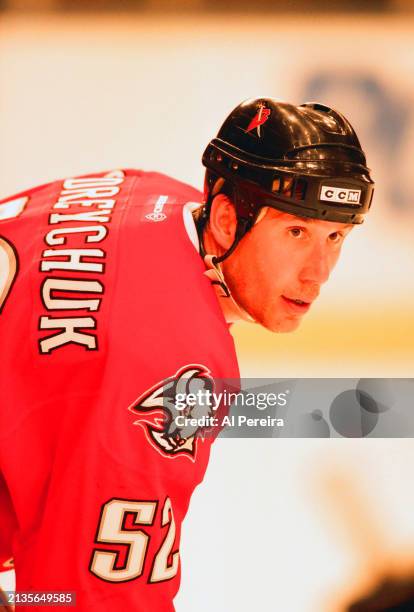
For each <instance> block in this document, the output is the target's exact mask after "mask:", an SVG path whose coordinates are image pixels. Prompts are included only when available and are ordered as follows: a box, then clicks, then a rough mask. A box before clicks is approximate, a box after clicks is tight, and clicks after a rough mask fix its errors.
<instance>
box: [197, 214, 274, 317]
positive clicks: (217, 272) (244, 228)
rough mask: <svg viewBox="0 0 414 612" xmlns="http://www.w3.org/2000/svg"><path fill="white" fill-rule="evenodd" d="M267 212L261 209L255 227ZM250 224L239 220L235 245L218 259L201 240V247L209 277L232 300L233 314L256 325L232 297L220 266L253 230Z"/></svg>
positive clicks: (243, 219) (247, 221)
mask: <svg viewBox="0 0 414 612" xmlns="http://www.w3.org/2000/svg"><path fill="white" fill-rule="evenodd" d="M267 210H268V207H267V206H263V207H262V208H261V209H260V212H259V214H258V216H257V218H256V221H255V222H254V224H253V225H256V224H257V223H259V221H261V220H262V219H263V217H264V216H265V214H266V212H267ZM249 224H250V219H245V218H242V219H239V220H238V223H237V229H236V233H235V236H234V240H233V243H232V245H231V246H230V248H229V249H228V250H227V251H226V252H225V253H224V254H223V255H221V256H220V257H218V256H217V255H208V254H207V253H206V252H205V249H204V241H203V240H200V246H201V254H202V256H203V259H204V263H205V264H206V266H207V268H208V272H207V275H208V276H209V278H210V279H211V281H212V284H213V285H218V286H220V288H221V289H222V291H223V295H222V297H226V298H229V299H230V301H231V305H232V311H233V314H234V315H236V316H237V317H238V318H241V319H243V320H244V321H250V322H252V323H255V322H256V321H255V319H254V318H253V317H251V316H250V315H249V314H248V312H246V311H245V310H244V309H243V308H242V307H241V306H240V305H239V304H238V303H237V302H236V300H235V299H234V297H233V296H232V294H231V291H230V289H229V287H228V285H227V282H226V279H225V278H224V274H223V270H222V269H221V266H220V264H221V263H222V262H223V261H224V260H225V259H227V258H228V257H229V256H230V255H231V254H232V253H233V251H234V250H235V249H236V247H237V245H238V244H239V242H240V240H241V239H242V238H243V236H244V235H245V234H246V233H247V232H248V231H249V229H251V228H250V227H249Z"/></svg>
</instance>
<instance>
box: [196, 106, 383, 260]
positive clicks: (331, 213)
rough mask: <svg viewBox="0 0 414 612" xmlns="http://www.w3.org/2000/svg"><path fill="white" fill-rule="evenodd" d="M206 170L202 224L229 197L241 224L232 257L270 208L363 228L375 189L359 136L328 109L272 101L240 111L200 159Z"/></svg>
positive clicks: (334, 112) (227, 123)
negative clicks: (218, 200)
mask: <svg viewBox="0 0 414 612" xmlns="http://www.w3.org/2000/svg"><path fill="white" fill-rule="evenodd" d="M203 164H204V166H206V168H207V172H206V180H205V207H204V215H203V218H204V221H206V220H207V219H208V217H209V214H210V207H211V202H212V200H213V198H214V196H215V195H217V194H218V193H226V194H227V195H229V197H231V199H232V201H233V203H234V205H235V207H236V213H237V218H238V227H237V233H236V239H235V241H234V243H233V245H232V247H231V249H230V250H229V251H228V252H227V253H226V254H225V255H224V256H222V257H221V258H216V261H217V262H218V261H222V260H223V259H224V258H225V257H227V256H228V255H229V254H230V252H232V251H233V250H234V248H235V247H236V245H237V243H238V242H239V240H240V239H241V238H242V236H243V235H244V234H245V233H246V232H247V231H248V230H249V229H250V228H251V227H252V226H253V224H254V222H255V221H256V218H257V216H258V214H259V211H260V209H261V208H262V207H263V206H270V207H272V208H276V209H278V210H281V211H284V212H288V213H291V214H293V215H297V216H303V217H311V218H313V219H323V220H326V221H336V222H340V223H352V224H358V223H362V222H363V216H364V214H365V213H367V212H368V210H369V208H370V206H371V201H372V196H373V189H374V182H373V181H372V179H371V177H370V171H369V168H367V165H366V159H365V155H364V152H363V150H362V148H361V145H360V143H359V140H358V137H357V135H356V133H355V131H354V129H353V128H352V126H351V124H350V123H349V122H348V120H347V119H346V118H345V117H344V116H343V115H341V114H340V113H339V112H338V111H335V110H333V109H331V108H329V107H327V106H324V105H322V104H317V103H306V104H301V105H300V106H295V105H293V104H288V103H286V102H279V101H277V100H273V99H270V98H258V99H255V100H247V101H246V102H243V103H242V104H240V105H239V106H237V107H236V108H235V109H234V110H233V111H232V112H231V113H230V115H229V116H228V117H227V119H226V120H225V122H224V123H223V125H222V126H221V128H220V130H219V132H218V134H217V137H216V138H214V139H213V140H212V141H211V142H210V143H209V145H208V146H207V148H206V150H205V151H204V154H203Z"/></svg>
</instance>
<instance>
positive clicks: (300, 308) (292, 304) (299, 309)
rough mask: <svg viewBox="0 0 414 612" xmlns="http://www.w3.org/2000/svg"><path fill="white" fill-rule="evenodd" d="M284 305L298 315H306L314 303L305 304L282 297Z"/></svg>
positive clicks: (301, 301) (302, 301)
mask: <svg viewBox="0 0 414 612" xmlns="http://www.w3.org/2000/svg"><path fill="white" fill-rule="evenodd" d="M282 300H283V302H284V304H285V305H286V306H287V307H288V309H289V310H290V312H294V313H297V314H305V312H307V311H308V310H309V308H310V307H311V304H312V302H305V301H304V300H299V299H292V298H288V297H286V296H284V295H282Z"/></svg>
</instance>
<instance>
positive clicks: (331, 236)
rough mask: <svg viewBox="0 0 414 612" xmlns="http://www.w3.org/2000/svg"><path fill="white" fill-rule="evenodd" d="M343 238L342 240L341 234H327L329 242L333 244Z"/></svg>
mask: <svg viewBox="0 0 414 612" xmlns="http://www.w3.org/2000/svg"><path fill="white" fill-rule="evenodd" d="M343 238H344V235H343V233H342V232H332V234H329V240H330V241H331V242H334V243H339V242H341V240H343Z"/></svg>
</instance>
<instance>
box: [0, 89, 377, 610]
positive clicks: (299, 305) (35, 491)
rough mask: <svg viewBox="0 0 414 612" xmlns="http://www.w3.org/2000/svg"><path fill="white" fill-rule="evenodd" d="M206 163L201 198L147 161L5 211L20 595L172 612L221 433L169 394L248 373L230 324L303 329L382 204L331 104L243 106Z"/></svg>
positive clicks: (8, 502)
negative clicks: (194, 497) (194, 510)
mask: <svg viewBox="0 0 414 612" xmlns="http://www.w3.org/2000/svg"><path fill="white" fill-rule="evenodd" d="M203 163H204V165H205V166H206V167H207V172H206V181H205V200H204V204H203V205H201V206H200V203H201V201H202V196H201V194H199V193H198V192H197V191H196V190H195V189H193V188H191V187H189V186H187V185H184V184H182V183H180V182H178V181H175V180H173V179H171V178H168V177H166V176H163V175H160V174H157V173H151V172H149V173H148V172H141V171H136V170H123V171H115V172H107V173H101V174H94V175H88V176H83V177H78V178H70V179H66V180H63V181H57V182H54V183H49V184H47V185H43V186H41V187H38V188H36V189H32V190H30V191H27V192H24V193H21V194H18V195H17V196H14V197H12V198H8V199H6V200H4V201H2V202H1V203H0V262H1V275H0V310H1V314H0V338H1V357H2V367H1V368H0V389H1V394H2V397H1V406H0V470H1V474H2V478H1V479H0V487H2V488H3V491H2V499H3V507H2V509H1V513H0V516H1V515H3V516H4V517H8V518H7V521H8V524H9V525H13V527H12V528H11V529H12V533H10V529H9V530H8V531H7V533H6V534H0V555H3V556H2V558H1V559H0V563H2V562H3V560H4V561H6V560H7V559H9V558H10V557H11V556H13V557H14V563H15V567H16V588H17V590H18V591H19V592H26V591H31V592H36V593H38V594H39V593H40V595H39V596H42V597H47V595H44V593H46V594H51V593H52V596H55V595H56V592H59V593H60V596H62V597H68V598H69V599H68V600H66V603H68V602H69V603H70V602H71V601H73V600H71V599H70V598H71V597H75V598H76V606H77V609H78V610H80V611H86V610H88V611H89V610H95V609H96V610H99V611H102V612H105V611H106V610H114V609H116V610H118V609H121V608H123V607H124V608H125V609H128V610H131V611H136V612H144V611H145V612H148V611H149V610H151V611H155V612H158V611H159V612H168V611H170V610H171V611H172V610H173V609H174V608H173V603H172V602H173V598H174V595H175V594H176V592H177V589H178V585H179V575H180V561H179V538H180V528H181V523H182V520H183V518H184V516H185V514H186V511H187V508H188V504H189V499H190V495H191V493H192V491H193V490H194V488H195V486H196V485H197V484H198V483H199V482H200V481H201V480H202V478H203V475H204V472H205V469H206V466H207V462H208V457H209V452H210V446H211V442H212V437H211V436H207V435H200V434H203V433H204V434H205V432H203V428H201V427H200V428H199V427H197V426H194V425H191V426H180V425H178V421H177V420H176V415H177V413H178V412H179V411H180V410H181V409H179V408H178V407H177V404H176V402H175V398H176V396H177V395H178V393H180V395H181V396H182V395H183V394H184V395H185V394H186V393H187V394H188V393H191V392H192V391H198V390H200V389H204V390H211V389H213V388H214V387H215V385H219V384H225V383H220V382H219V381H223V380H224V379H225V380H229V381H231V380H233V381H234V380H237V379H238V377H239V372H238V366H237V360H236V356H235V351H234V346H233V340H232V337H231V335H230V333H229V324H230V323H233V322H235V321H237V320H239V319H245V320H251V321H255V322H257V323H259V324H261V325H263V326H264V327H266V328H268V329H270V330H273V331H291V330H293V329H295V328H296V327H297V326H298V324H299V322H300V320H301V318H302V316H303V315H304V314H305V313H306V311H307V310H308V309H309V308H310V306H311V303H312V302H313V301H314V300H315V299H316V297H317V296H318V293H319V290H320V287H321V285H322V284H323V283H324V282H326V280H327V279H328V277H329V274H330V272H331V271H332V269H333V267H334V265H335V263H336V261H337V259H338V257H339V254H340V249H341V245H342V243H343V240H344V238H345V237H346V235H347V234H348V233H349V231H350V230H351V228H352V227H353V225H355V224H358V223H361V222H362V220H363V215H364V214H365V213H366V212H367V211H368V209H369V206H370V204H371V198H372V192H373V183H372V180H371V178H370V175H369V170H368V169H367V167H366V161H365V157H364V154H363V151H362V150H361V146H360V144H359V142H358V139H357V136H356V135H355V132H354V131H353V129H352V127H351V126H350V124H349V123H348V121H347V120H346V119H345V118H344V117H343V116H342V115H340V114H339V113H337V112H336V111H334V110H331V109H329V108H327V107H324V106H322V105H316V104H308V105H302V106H293V105H291V104H285V103H281V102H276V101H274V100H271V99H260V100H253V101H248V102H246V103H244V104H242V105H240V106H238V107H237V108H236V109H235V110H234V111H233V112H232V113H231V114H230V116H229V117H228V118H227V119H226V121H225V122H224V124H223V126H222V128H221V129H220V131H219V133H218V136H217V138H215V139H213V140H212V142H211V143H210V144H209V145H208V147H207V149H206V151H205V154H204V156H203ZM194 202H195V203H196V204H195V205H194ZM200 255H201V257H200ZM211 412H212V411H211V410H210V408H209V407H208V406H207V407H205V406H200V405H198V406H195V405H194V404H191V405H190V404H188V406H187V407H186V408H185V415H186V416H188V415H189V416H194V415H197V416H202V417H209V416H211ZM180 422H181V421H180ZM62 592H67V593H66V594H63V595H62ZM56 596H57V595H56ZM60 601H62V600H60ZM42 602H44V603H45V609H46V604H47V601H46V600H45V599H42V600H40V602H39V603H42ZM20 605H21V610H22V611H23V610H25V609H26V607H25V605H24V603H23V604H20ZM40 609H43V607H42V606H40Z"/></svg>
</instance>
